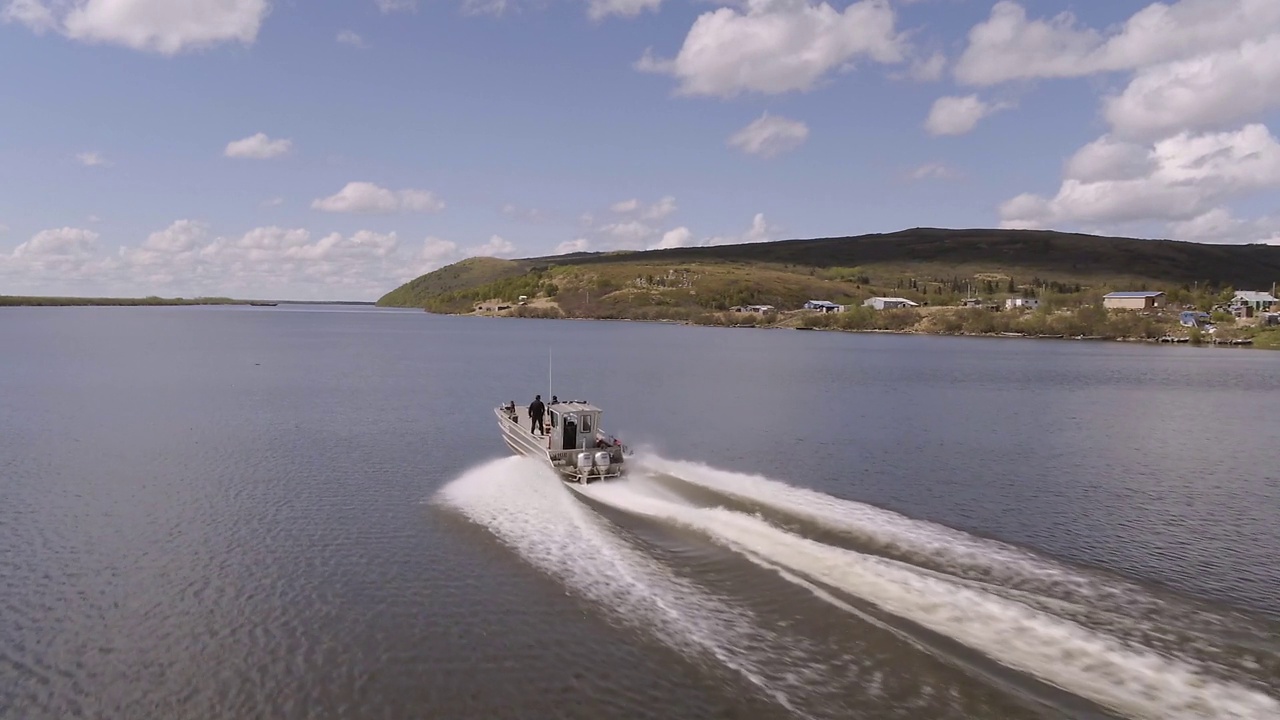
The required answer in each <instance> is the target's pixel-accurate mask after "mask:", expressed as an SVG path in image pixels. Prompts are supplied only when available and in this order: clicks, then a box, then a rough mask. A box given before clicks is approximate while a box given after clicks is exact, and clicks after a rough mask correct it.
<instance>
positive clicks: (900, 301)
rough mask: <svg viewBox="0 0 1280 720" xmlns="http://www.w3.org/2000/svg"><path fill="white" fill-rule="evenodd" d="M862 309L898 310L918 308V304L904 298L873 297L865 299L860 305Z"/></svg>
mask: <svg viewBox="0 0 1280 720" xmlns="http://www.w3.org/2000/svg"><path fill="white" fill-rule="evenodd" d="M862 305H863V307H870V308H875V309H876V310H896V309H898V308H913V307H920V303H914V302H911V301H910V300H908V299H906V298H900V297H873V298H867V301H866V302H864V303H862Z"/></svg>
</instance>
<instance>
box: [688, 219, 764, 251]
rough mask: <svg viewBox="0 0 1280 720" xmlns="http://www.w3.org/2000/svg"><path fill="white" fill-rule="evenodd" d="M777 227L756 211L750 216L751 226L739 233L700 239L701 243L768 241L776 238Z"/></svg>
mask: <svg viewBox="0 0 1280 720" xmlns="http://www.w3.org/2000/svg"><path fill="white" fill-rule="evenodd" d="M777 235H778V228H776V227H774V226H773V225H770V224H769V222H768V221H767V220H765V218H764V213H756V214H755V216H754V217H752V218H751V227H749V228H747V230H746V231H745V232H743V233H741V234H739V235H717V236H714V237H709V238H707V239H706V240H704V241H702V243H701V244H702V245H740V244H743V243H757V242H769V241H770V240H776V239H777Z"/></svg>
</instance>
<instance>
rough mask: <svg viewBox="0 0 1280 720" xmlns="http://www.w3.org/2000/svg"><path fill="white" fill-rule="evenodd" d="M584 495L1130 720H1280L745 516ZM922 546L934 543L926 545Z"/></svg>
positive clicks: (979, 600)
mask: <svg viewBox="0 0 1280 720" xmlns="http://www.w3.org/2000/svg"><path fill="white" fill-rule="evenodd" d="M582 492H584V493H585V494H588V495H590V496H591V497H593V498H595V499H597V500H599V501H602V502H605V503H607V504H609V505H611V506H613V507H616V508H619V509H622V510H625V511H629V512H633V513H638V514H642V515H646V516H649V517H653V518H658V519H661V520H665V521H668V522H673V523H676V524H679V525H683V526H685V527H688V528H691V529H694V530H697V531H700V532H702V533H704V534H705V535H706V536H708V537H709V538H710V539H712V540H713V541H717V542H719V543H721V544H723V545H725V546H726V547H729V548H732V549H735V550H737V551H739V552H741V553H742V554H743V555H744V556H746V557H748V558H750V559H752V560H754V561H756V562H758V563H759V564H761V565H762V566H764V567H770V568H773V569H777V568H784V569H785V570H786V571H789V572H784V573H782V576H783V577H788V576H789V575H790V574H791V573H795V574H798V575H800V576H802V577H804V578H809V579H811V580H814V581H816V582H818V583H821V584H822V585H825V586H827V587H830V588H834V589H836V590H839V591H841V592H844V593H848V594H849V595H850V596H854V597H859V598H861V599H863V600H865V601H868V602H871V603H873V604H874V605H876V606H878V607H880V608H881V609H883V610H884V611H886V612H889V613H891V614H893V615H895V616H898V617H901V618H905V619H908V620H910V621H912V622H915V623H918V624H919V625H921V626H923V627H926V628H928V629H930V630H933V631H934V632H937V633H939V634H942V635H944V636H947V637H950V638H953V639H955V640H957V641H959V642H961V643H963V644H965V645H967V646H969V647H971V648H973V649H975V650H978V651H980V652H982V653H983V654H985V655H987V656H988V657H990V658H992V659H994V660H996V661H998V662H1000V663H1002V664H1005V665H1007V666H1010V667H1012V668H1015V669H1017V670H1020V671H1022V672H1024V673H1027V674H1029V675H1032V676H1034V677H1038V678H1040V679H1042V680H1044V681H1045V682H1048V683H1050V684H1052V685H1055V686H1057V687H1060V688H1063V689H1065V690H1068V691H1069V692H1072V693H1075V694H1076V695H1079V696H1080V697H1084V698H1087V699H1089V700H1092V701H1094V702H1097V703H1099V704H1101V705H1103V706H1106V707H1109V708H1112V709H1113V710H1115V711H1117V712H1120V713H1122V714H1125V715H1128V716H1130V717H1135V718H1151V719H1153V720H1155V719H1159V720H1173V719H1175V718H1179V719H1180V718H1238V719H1241V720H1245V719H1248V720H1255V719H1257V720H1261V719H1264V718H1268V719H1273V718H1277V717H1280V702H1277V701H1276V700H1275V699H1273V698H1271V697H1268V696H1267V695H1264V694H1262V693H1259V692H1256V691H1254V690H1251V689H1249V688H1246V687H1244V686H1241V685H1237V684H1233V683H1227V682H1223V681H1219V680H1215V679H1213V678H1210V677H1208V676H1206V675H1204V674H1202V673H1200V672H1198V671H1197V669H1196V668H1195V667H1193V666H1192V665H1190V664H1187V663H1184V662H1180V661H1177V660H1172V659H1168V658H1165V657H1162V656H1160V655H1158V654H1156V653H1154V652H1151V651H1148V650H1145V649H1142V648H1133V647H1128V646H1126V645H1124V644H1122V643H1120V642H1118V641H1117V640H1115V639H1113V638H1110V637H1107V636H1105V635H1101V634H1099V633H1096V632H1093V631H1091V630H1088V629H1086V628H1084V627H1081V626H1079V625H1077V624H1075V623H1072V622H1070V621H1067V620H1063V619H1061V618H1058V617H1054V616H1052V615H1049V614H1047V613H1044V612H1040V611H1038V610H1035V609H1033V608H1031V607H1027V606H1026V605H1023V604H1021V603H1018V602H1013V601H1010V600H1007V599H1004V598H1001V597H999V596H996V595H992V594H990V593H986V592H983V591H981V590H979V589H976V588H974V587H971V586H969V585H966V584H962V583H956V582H951V581H948V580H947V579H945V576H938V575H936V574H926V573H921V572H918V571H914V570H913V569H911V567H910V566H908V565H905V564H903V563H900V562H896V561H892V560H888V559H886V558H881V557H877V556H874V555H866V554H862V553H858V552H854V551H851V550H846V549H843V548H837V547H833V546H830V545H826V544H823V543H820V542H817V541H814V540H811V539H808V538H805V537H801V536H799V535H795V534H793V533H790V532H787V531H785V530H782V529H780V528H778V527H775V526H774V525H771V524H769V523H768V522H766V521H764V520H762V519H760V518H757V517H753V516H750V515H746V514H744V513H740V512H735V511H731V510H726V509H723V508H697V507H692V506H689V505H686V504H682V503H678V502H672V501H670V500H668V499H665V498H661V497H657V496H654V495H652V494H649V493H645V492H637V490H636V488H635V487H633V486H631V484H629V483H625V482H621V483H600V484H597V485H593V486H589V487H588V488H585V489H583V490H582ZM898 527H901V525H899V526H898ZM953 532H954V531H953ZM905 534H906V535H907V537H908V539H913V540H914V539H916V538H917V537H918V536H917V535H916V534H915V533H914V532H911V531H910V530H909V529H908V532H907V533H905ZM926 541H927V542H928V543H929V544H930V545H931V546H932V545H935V544H936V541H934V540H932V539H927V540H926ZM810 589H812V587H811V586H810ZM822 596H823V594H821V593H820V594H819V597H822ZM823 599H826V600H828V601H830V599H831V598H830V597H829V596H827V597H824V598H823Z"/></svg>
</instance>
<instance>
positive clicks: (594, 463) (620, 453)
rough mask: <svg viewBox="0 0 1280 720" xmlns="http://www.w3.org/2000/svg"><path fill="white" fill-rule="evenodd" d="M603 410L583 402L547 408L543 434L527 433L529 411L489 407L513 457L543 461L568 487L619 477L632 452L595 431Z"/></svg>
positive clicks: (578, 401) (563, 402) (614, 440)
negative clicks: (496, 418)
mask: <svg viewBox="0 0 1280 720" xmlns="http://www.w3.org/2000/svg"><path fill="white" fill-rule="evenodd" d="M603 412H604V411H603V410H601V409H600V408H598V407H596V406H595V405H592V404H590V403H588V402H585V401H582V400H572V401H557V402H553V403H550V404H548V405H547V418H546V420H547V424H546V426H545V431H546V432H545V434H541V433H536V432H534V431H533V429H532V424H531V420H530V418H529V409H528V408H517V407H516V405H515V403H514V402H511V403H508V404H505V405H499V406H498V407H496V408H494V413H495V414H496V415H497V416H498V429H499V430H501V431H502V439H503V441H505V442H506V443H507V447H509V448H511V451H512V452H513V453H515V454H516V455H523V456H526V457H531V458H535V459H537V460H541V461H543V462H545V463H546V464H547V465H548V466H550V467H551V469H552V470H555V471H556V472H557V473H559V475H560V477H561V479H563V480H564V481H565V482H572V483H583V484H585V483H591V482H596V481H598V480H607V479H611V478H618V477H622V475H623V474H625V472H626V467H627V466H626V456H627V455H630V454H631V450H630V449H629V448H628V447H627V446H625V445H623V444H622V441H620V440H618V439H617V438H616V437H613V436H612V435H609V434H608V433H605V432H604V431H603V430H602V429H601V428H600V416H601V415H602V414H603Z"/></svg>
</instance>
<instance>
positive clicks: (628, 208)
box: [583, 195, 679, 225]
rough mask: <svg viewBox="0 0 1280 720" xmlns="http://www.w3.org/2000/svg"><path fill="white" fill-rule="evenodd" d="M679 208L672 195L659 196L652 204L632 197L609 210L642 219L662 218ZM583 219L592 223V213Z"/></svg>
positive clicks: (610, 207) (587, 222) (615, 204)
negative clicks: (646, 203)
mask: <svg viewBox="0 0 1280 720" xmlns="http://www.w3.org/2000/svg"><path fill="white" fill-rule="evenodd" d="M677 209H679V206H677V205H676V199H675V197H673V196H671V195H665V196H663V197H661V198H659V199H658V201H657V202H655V203H653V204H652V205H645V204H644V203H642V202H640V200H639V199H638V198H630V199H628V200H620V201H618V202H616V203H614V204H612V205H610V206H609V210H611V211H612V212H614V213H617V214H618V215H635V216H636V217H638V218H640V219H641V220H662V219H664V218H666V217H667V216H668V215H670V214H672V213H674V212H675V211H676V210H677ZM583 220H584V224H586V225H590V224H591V223H592V218H591V215H590V213H587V214H585V215H583Z"/></svg>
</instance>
